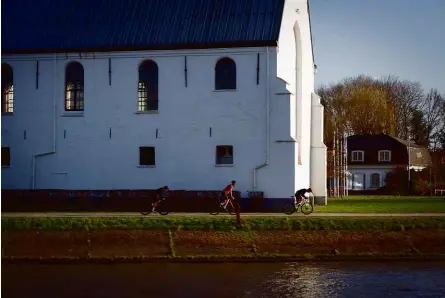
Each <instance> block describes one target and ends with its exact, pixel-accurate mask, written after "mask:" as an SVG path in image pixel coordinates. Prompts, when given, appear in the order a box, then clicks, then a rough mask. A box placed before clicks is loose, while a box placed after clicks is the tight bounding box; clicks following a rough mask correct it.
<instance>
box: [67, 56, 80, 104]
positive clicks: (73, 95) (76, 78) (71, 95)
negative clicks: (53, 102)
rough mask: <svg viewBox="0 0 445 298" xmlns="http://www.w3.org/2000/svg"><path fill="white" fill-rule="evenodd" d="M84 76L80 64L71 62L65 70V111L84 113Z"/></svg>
mask: <svg viewBox="0 0 445 298" xmlns="http://www.w3.org/2000/svg"><path fill="white" fill-rule="evenodd" d="M83 86H84V75H83V66H82V64H80V63H79V62H71V63H69V64H68V65H67V67H66V70H65V91H66V93H65V111H83V109H84V94H83Z"/></svg>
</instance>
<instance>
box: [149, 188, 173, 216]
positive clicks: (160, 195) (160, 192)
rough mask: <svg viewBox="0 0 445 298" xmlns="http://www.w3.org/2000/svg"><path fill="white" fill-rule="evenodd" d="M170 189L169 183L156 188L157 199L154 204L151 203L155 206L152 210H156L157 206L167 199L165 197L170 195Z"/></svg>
mask: <svg viewBox="0 0 445 298" xmlns="http://www.w3.org/2000/svg"><path fill="white" fill-rule="evenodd" d="M168 191H169V188H168V186H167V185H166V186H163V187H161V188H158V189H157V190H156V201H155V202H154V203H153V204H151V205H152V207H153V209H152V210H151V212H155V211H156V207H157V206H158V205H159V204H160V203H162V202H163V201H165V199H167V197H168Z"/></svg>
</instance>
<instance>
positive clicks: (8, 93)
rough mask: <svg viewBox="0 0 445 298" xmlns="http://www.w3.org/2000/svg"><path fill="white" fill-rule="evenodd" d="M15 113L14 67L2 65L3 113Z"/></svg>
mask: <svg viewBox="0 0 445 298" xmlns="http://www.w3.org/2000/svg"><path fill="white" fill-rule="evenodd" d="M13 112H14V74H13V71H12V67H11V66H9V65H8V64H2V113H13Z"/></svg>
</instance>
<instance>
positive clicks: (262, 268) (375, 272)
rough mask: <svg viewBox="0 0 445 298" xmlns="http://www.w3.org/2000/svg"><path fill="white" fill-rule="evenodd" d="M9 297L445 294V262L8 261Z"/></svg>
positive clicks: (5, 268) (6, 293) (4, 286)
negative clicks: (192, 262)
mask: <svg viewBox="0 0 445 298" xmlns="http://www.w3.org/2000/svg"><path fill="white" fill-rule="evenodd" d="M1 279H2V284H1V286H2V297H5V298H6V297H16V298H22V297H33V298H34V297H76V298H83V297H85V298H88V297H94V298H101V297H112V298H118V297H145V298H155V297H172V298H174V297H210V298H216V297H229V298H231V297H246V298H247V297H252V298H262V297H280V298H286V297H317V298H318V297H329V298H334V297H351V298H359V297H373V298H380V297H403V298H408V297H431V298H433V297H445V263H246V264H242V263H222V264H221V263H220V264H215V263H214V264H209V263H207V264H191V263H148V264H117V265H93V264H91V265H32V264H4V265H2V271H1Z"/></svg>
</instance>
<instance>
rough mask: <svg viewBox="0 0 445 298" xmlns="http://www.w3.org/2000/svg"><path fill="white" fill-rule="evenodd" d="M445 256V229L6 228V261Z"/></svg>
mask: <svg viewBox="0 0 445 298" xmlns="http://www.w3.org/2000/svg"><path fill="white" fill-rule="evenodd" d="M382 258H386V259H389V258H392V259H394V260H397V259H401V258H403V259H404V258H410V259H419V258H420V259H429V258H434V259H437V258H442V259H445V230H444V229H441V230H410V231H400V230H399V231H381V230H380V231H321V230H318V231H315V230H312V231H183V230H181V231H178V230H175V231H172V230H164V231H158V230H90V231H86V230H78V231H47V230H43V231H36V230H34V231H32V230H21V231H3V232H2V261H5V260H6V261H39V262H41V261H48V262H81V261H88V262H90V261H92V262H95V261H103V262H141V261H158V260H168V261H199V262H200V261H220V260H226V261H260V260H265V261H286V260H287V261H289V260H294V261H302V260H323V259H330V260H347V259H351V260H374V259H382Z"/></svg>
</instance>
